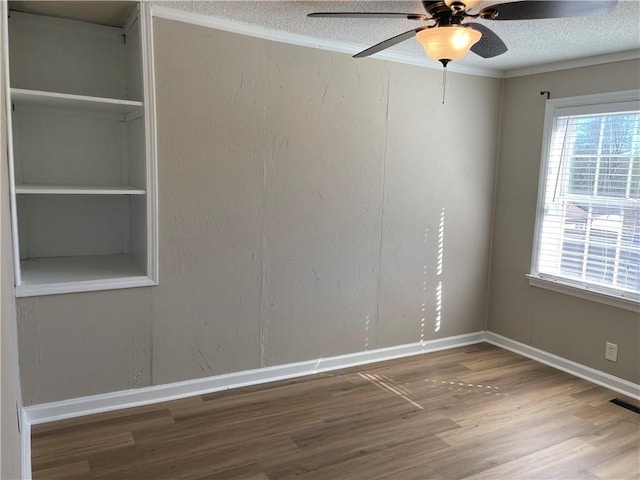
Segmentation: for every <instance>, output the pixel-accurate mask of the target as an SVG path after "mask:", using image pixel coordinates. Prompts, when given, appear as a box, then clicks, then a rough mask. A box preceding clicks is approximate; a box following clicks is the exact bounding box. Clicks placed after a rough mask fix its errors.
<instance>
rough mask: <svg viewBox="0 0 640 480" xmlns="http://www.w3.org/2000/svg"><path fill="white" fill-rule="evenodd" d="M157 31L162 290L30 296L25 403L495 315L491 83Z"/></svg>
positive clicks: (455, 330) (297, 356) (25, 313)
mask: <svg viewBox="0 0 640 480" xmlns="http://www.w3.org/2000/svg"><path fill="white" fill-rule="evenodd" d="M154 28H155V42H156V43H155V46H154V48H155V58H156V81H157V85H156V89H157V110H158V164H159V165H158V166H159V199H160V205H159V211H160V223H159V225H160V226H159V229H160V285H159V286H157V287H153V288H140V289H131V290H119V291H108V292H95V293H83V294H71V295H59V296H49V297H41V298H30V299H20V300H19V314H20V319H21V331H20V347H21V351H20V354H21V362H22V366H23V385H24V391H25V400H26V402H27V403H29V404H33V403H41V402H46V401H53V400H59V399H63V398H71V397H77V396H82V395H89V394H94V393H99V392H108V391H113V390H119V389H124V388H133V387H137V386H144V385H151V384H161V383H166V382H171V381H178V380H186V379H192V378H197V377H203V376H208V375H214V374H221V373H227V372H232V371H239V370H244V369H250V368H259V367H261V366H269V365H277V364H282V363H287V362H294V361H299V360H305V359H314V358H319V357H323V356H331V355H338V354H343V353H350V352H356V351H362V350H366V349H372V348H378V347H384V346H389V345H397V344H402V343H408V342H417V341H419V340H420V339H421V338H424V339H425V340H428V339H433V338H439V337H444V336H449V335H454V334H461V333H470V332H475V331H478V330H482V329H484V326H485V312H486V292H485V290H486V277H487V272H488V250H489V248H488V241H489V234H490V216H491V195H492V185H493V180H492V176H493V165H494V159H495V157H496V140H495V139H496V137H497V124H498V107H499V95H500V88H501V81H500V80H497V79H487V78H481V77H469V76H464V75H456V74H450V75H449V86H448V94H449V96H448V100H447V104H446V105H442V104H441V100H440V98H441V97H440V94H441V90H440V85H441V73H440V72H439V71H435V70H427V69H422V68H418V67H411V66H404V65H396V64H390V63H387V62H383V61H378V60H372V59H366V60H354V59H352V58H351V57H350V56H349V55H344V54H337V53H331V52H326V51H322V50H315V49H308V48H303V47H296V46H290V45H284V44H279V43H274V42H267V41H264V40H259V39H255V38H249V37H244V36H240V35H236V34H231V33H226V32H221V31H216V30H211V29H206V28H202V27H195V26H192V25H187V24H182V23H178V22H172V21H168V20H162V19H156V20H155V22H154ZM466 108H469V109H470V110H471V111H473V112H480V113H481V115H482V119H483V120H482V122H481V123H480V124H479V125H478V126H477V129H474V130H473V131H466V129H467V127H468V125H469V124H468V121H467V117H466V116H463V115H462V113H461V111H462V110H463V109H466ZM459 128H461V129H462V131H463V138H464V139H465V141H464V142H461V141H460V138H459V137H458V134H459V132H460V130H458V129H459ZM443 208H444V209H445V227H444V231H443V233H442V239H443V256H442V258H443V260H442V272H441V273H438V263H437V258H438V252H439V249H440V245H439V244H438V241H439V236H438V235H439V233H438V232H439V225H440V221H441V215H442V209H443ZM425 229H428V232H427V237H428V238H427V239H426V242H425V238H424V235H425ZM425 265H426V268H425ZM440 281H442V282H443V286H442V292H443V293H442V306H441V308H440V309H439V310H440V316H441V321H440V324H441V328H439V329H437V331H436V325H435V322H436V315H437V311H436V310H437V304H436V297H437V292H436V290H437V285H438V283H439V282H440ZM422 303H424V304H425V306H424V307H423V306H422ZM422 308H424V309H425V311H424V312H422ZM422 318H425V321H424V326H423V325H422V323H423V322H422V320H421V319H422Z"/></svg>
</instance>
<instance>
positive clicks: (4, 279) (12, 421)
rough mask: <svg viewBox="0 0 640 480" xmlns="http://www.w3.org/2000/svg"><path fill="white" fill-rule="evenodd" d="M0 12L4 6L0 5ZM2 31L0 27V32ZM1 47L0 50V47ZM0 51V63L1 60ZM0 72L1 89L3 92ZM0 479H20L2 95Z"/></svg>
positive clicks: (18, 397)
mask: <svg viewBox="0 0 640 480" xmlns="http://www.w3.org/2000/svg"><path fill="white" fill-rule="evenodd" d="M0 12H1V14H2V15H4V14H5V12H4V8H0ZM1 34H3V32H2V29H0V35H1ZM0 50H1V49H0ZM2 53H3V52H0V65H1V64H2V62H3V61H4V59H3V58H2ZM4 80H5V79H4V74H2V73H0V92H4V91H5V84H4ZM0 97H2V98H1V99H0V119H1V120H0V233H1V235H0V275H1V277H0V319H1V323H0V370H1V371H0V378H1V381H2V385H0V424H1V425H2V428H0V432H1V437H0V478H3V479H7V480H9V479H18V478H22V470H21V463H20V462H21V457H20V451H21V448H20V432H19V428H20V427H19V425H18V419H17V417H18V414H19V409H20V407H22V396H21V392H20V375H19V370H18V332H17V327H16V304H15V302H14V290H13V283H14V279H13V249H12V245H11V243H12V242H11V239H12V237H11V218H10V217H11V215H10V212H9V175H8V168H7V166H8V164H7V143H6V140H7V138H6V134H7V131H6V128H5V127H6V125H5V123H4V119H5V118H6V116H5V115H6V103H5V98H6V97H5V95H4V94H2V95H0Z"/></svg>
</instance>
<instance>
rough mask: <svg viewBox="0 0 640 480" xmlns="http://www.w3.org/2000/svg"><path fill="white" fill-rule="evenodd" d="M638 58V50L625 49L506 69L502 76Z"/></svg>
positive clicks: (535, 73) (567, 68) (522, 75)
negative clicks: (623, 50)
mask: <svg viewBox="0 0 640 480" xmlns="http://www.w3.org/2000/svg"><path fill="white" fill-rule="evenodd" d="M638 59H640V50H627V51H625V52H616V53H607V54H606V55H596V56H593V57H584V58H577V59H575V60H567V61H564V62H556V63H544V64H541V65H533V66H531V67H523V68H516V69H513V70H506V71H505V72H504V75H503V76H504V78H513V77H524V76H526V75H537V74H539V73H548V72H558V71H560V70H569V69H572V68H581V67H591V66H594V65H603V64H607V63H614V62H624V61H626V60H638Z"/></svg>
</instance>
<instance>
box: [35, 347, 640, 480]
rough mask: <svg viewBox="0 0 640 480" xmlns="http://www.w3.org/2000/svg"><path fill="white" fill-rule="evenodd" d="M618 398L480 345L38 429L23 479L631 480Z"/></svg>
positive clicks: (631, 448) (632, 423)
mask: <svg viewBox="0 0 640 480" xmlns="http://www.w3.org/2000/svg"><path fill="white" fill-rule="evenodd" d="M615 397H619V398H624V397H621V395H619V394H616V393H614V392H611V391H609V390H607V389H605V388H602V387H598V386H595V385H593V384H591V383H589V382H587V381H584V380H581V379H579V378H576V377H573V376H571V375H568V374H565V373H563V372H560V371H558V370H554V369H552V368H550V367H547V366H545V365H542V364H540V363H537V362H534V361H532V360H528V359H526V358H524V357H521V356H518V355H516V354H513V353H511V352H508V351H505V350H502V349H500V348H497V347H494V346H491V345H488V344H478V345H472V346H468V347H462V348H456V349H452V350H446V351H442V352H436V353H430V354H426V355H420V356H415V357H408V358H404V359H399V360H393V361H388V362H382V363H377V364H373V365H367V366H363V367H358V368H351V369H346V370H341V371H337V372H331V373H326V374H319V375H314V376H309V377H304V378H300V379H294V380H289V381H282V382H277V383H272V384H268V385H262V386H254V387H248V388H243V389H238V390H233V391H226V392H219V393H213V394H209V395H202V396H198V397H192V398H187V399H183V400H177V401H173V402H166V403H161V404H156V405H151V406H145V407H138V408H132V409H126V410H120V411H116V412H109V413H104V414H97V415H92V416H87V417H83V418H75V419H70V420H63V421H60V422H54V423H49V424H44V425H36V426H34V427H33V430H32V466H33V478H34V479H36V480H41V479H42V480H44V479H65V480H72V479H118V480H127V479H182V480H186V479H210V480H220V479H225V480H239V479H246V480H249V479H250V480H281V479H292V478H296V479H299V480H312V479H321V480H328V479H364V480H382V479H399V480H410V479H431V478H434V479H443V478H444V479H458V478H460V479H462V478H487V479H498V478H508V479H541V478H552V479H561V478H571V479H574V478H579V479H589V478H608V479H627V478H628V479H637V478H640V415H638V414H636V413H633V412H631V411H629V410H626V409H624V408H622V407H619V406H616V405H614V404H611V403H609V400H611V399H612V398H615ZM626 400H627V401H631V402H633V400H631V399H628V398H627V399H626ZM635 403H636V404H637V402H635Z"/></svg>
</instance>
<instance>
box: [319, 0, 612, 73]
mask: <svg viewBox="0 0 640 480" xmlns="http://www.w3.org/2000/svg"><path fill="white" fill-rule="evenodd" d="M480 3H482V0H439V1H428V0H423V1H422V5H423V6H424V9H425V12H426V13H397V12H317V13H310V14H309V15H308V16H309V17H334V18H406V19H408V20H419V21H423V22H429V21H431V22H433V23H432V24H430V25H424V26H420V27H418V28H414V29H413V30H409V31H407V32H404V33H401V34H400V35H396V36H395V37H391V38H388V39H387V40H384V41H382V42H380V43H378V44H376V45H374V46H372V47H369V48H367V49H366V50H363V51H361V52H359V53H356V54H355V55H354V57H355V58H361V57H368V56H369V55H373V54H375V53H378V52H380V51H382V50H384V49H386V48H389V47H391V46H393V45H396V44H398V43H400V42H403V41H405V40H408V39H409V38H411V37H414V36H415V37H416V38H417V40H418V41H419V42H420V43H421V44H422V46H423V47H424V49H425V51H426V53H427V55H428V56H429V57H430V58H432V59H434V60H438V61H439V62H440V63H442V65H443V66H444V67H445V68H446V66H447V64H448V63H449V62H451V61H452V60H459V59H460V58H462V57H464V56H465V55H466V54H467V52H468V51H469V50H471V51H472V52H473V53H475V54H476V55H479V56H480V57H482V58H492V57H496V56H498V55H502V54H503V53H505V52H506V51H507V46H506V45H505V43H504V42H503V41H502V40H501V39H500V37H498V35H497V34H496V33H495V32H493V31H492V30H491V29H489V28H487V27H486V26H485V25H484V24H482V23H477V22H465V21H466V20H467V19H477V18H479V19H482V20H538V19H546V18H566V17H582V16H589V15H599V14H605V13H609V12H611V11H612V10H613V9H614V8H615V6H616V3H617V0H525V1H513V2H507V3H498V4H494V5H490V6H487V7H485V8H482V9H481V10H479V11H478V12H476V13H472V12H471V10H472V9H473V8H474V7H475V6H477V5H478V4H480Z"/></svg>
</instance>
